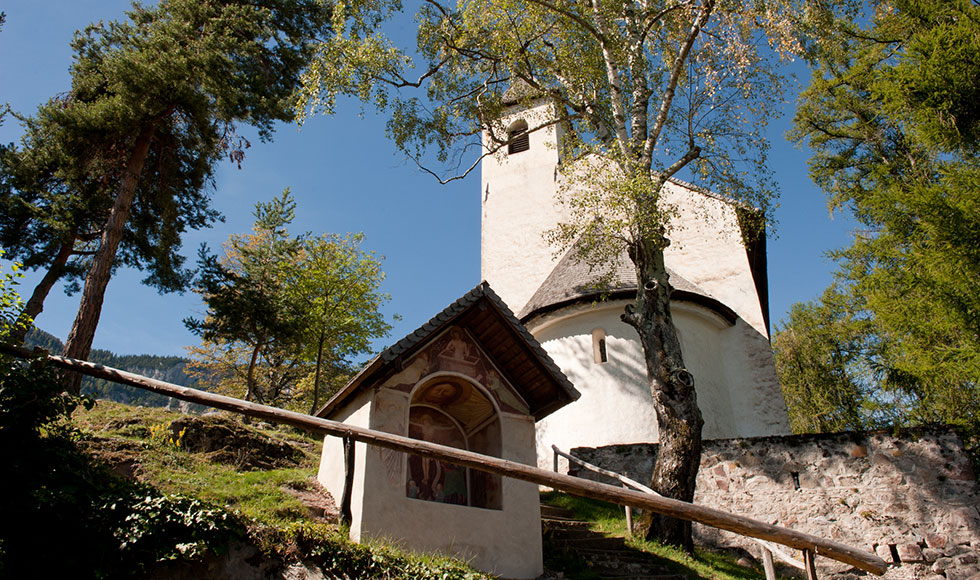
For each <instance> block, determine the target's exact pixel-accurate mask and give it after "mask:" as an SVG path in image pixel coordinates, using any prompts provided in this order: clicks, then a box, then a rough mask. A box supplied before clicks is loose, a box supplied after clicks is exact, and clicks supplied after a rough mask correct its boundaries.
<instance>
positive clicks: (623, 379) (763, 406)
mask: <svg viewBox="0 0 980 580" xmlns="http://www.w3.org/2000/svg"><path fill="white" fill-rule="evenodd" d="M625 304H626V302H625V301H615V302H610V303H603V304H599V305H596V306H591V305H583V306H577V307H572V308H567V309H563V310H562V311H560V312H559V313H556V314H554V315H553V316H551V317H548V318H544V319H539V320H536V321H534V322H532V324H531V327H530V330H531V332H532V333H533V334H534V336H535V338H537V340H538V341H539V342H540V343H541V344H542V346H543V347H544V348H545V350H547V351H548V354H549V355H550V356H551V357H552V359H554V361H555V362H556V363H557V364H558V366H559V367H560V368H561V369H562V371H563V372H564V373H565V375H566V376H567V377H568V378H569V380H570V381H571V382H572V384H573V385H575V388H576V389H578V390H579V392H580V393H581V394H582V397H581V398H580V399H579V400H578V401H576V402H574V403H572V404H570V405H568V406H566V407H564V408H563V409H561V410H559V411H557V412H555V413H554V414H552V415H551V416H549V417H547V418H545V419H544V420H542V421H540V422H539V423H538V426H537V448H538V464H539V466H541V467H544V468H548V467H549V466H550V465H551V461H552V451H551V446H552V445H557V446H558V447H559V448H560V449H562V450H564V451H567V450H568V449H570V448H572V447H579V446H590V447H594V446H601V445H611V444H617V443H642V442H655V441H658V440H659V437H658V431H657V422H656V414H655V412H654V410H653V405H652V400H651V397H650V392H649V389H648V387H647V381H646V367H645V366H644V363H643V356H642V351H641V348H640V344H639V340H638V339H637V338H636V330H635V329H633V327H631V326H628V325H627V324H625V323H624V322H622V320H620V314H622V312H623V307H624V306H625ZM672 307H673V316H674V322H675V324H676V325H677V327H678V331H679V334H680V340H681V348H682V350H683V352H684V359H685V362H686V363H687V365H688V368H689V369H690V370H691V372H692V373H693V374H694V377H695V381H696V385H697V396H698V404H699V405H700V407H701V412H702V415H703V416H704V420H705V427H704V435H705V437H706V438H715V439H717V438H725V437H746V436H759V435H773V434H784V433H787V432H788V431H789V424H788V420H787V416H786V406H785V403H784V402H783V398H782V393H781V391H780V390H779V382H778V380H777V378H776V376H775V369H774V367H773V364H772V354H771V351H770V348H769V343H768V340H766V339H765V337H764V336H761V335H759V333H758V332H756V331H755V329H754V328H753V327H751V326H750V325H748V324H747V323H746V322H745V321H743V320H738V321H737V322H736V324H735V326H732V325H730V324H729V323H728V322H727V321H725V320H724V319H722V318H721V317H719V316H717V315H716V314H714V313H712V312H710V311H709V310H707V309H705V308H703V307H701V306H698V305H693V304H690V303H683V302H675V303H673V306H672ZM596 328H601V329H603V330H604V331H605V332H606V350H607V353H608V358H609V361H608V362H606V363H602V364H598V363H596V362H595V361H594V357H593V350H592V340H593V339H592V331H593V330H594V329H596Z"/></svg>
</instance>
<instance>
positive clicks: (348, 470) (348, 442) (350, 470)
mask: <svg viewBox="0 0 980 580" xmlns="http://www.w3.org/2000/svg"><path fill="white" fill-rule="evenodd" d="M353 494H354V439H353V438H351V437H349V436H344V495H343V497H342V498H341V499H340V521H341V523H344V524H347V525H348V526H349V525H350V524H351V522H352V521H353V519H354V518H353V516H352V514H351V507H350V506H351V497H352V496H353Z"/></svg>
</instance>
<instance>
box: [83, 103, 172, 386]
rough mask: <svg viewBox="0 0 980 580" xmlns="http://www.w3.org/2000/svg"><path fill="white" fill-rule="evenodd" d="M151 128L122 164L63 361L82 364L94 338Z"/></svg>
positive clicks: (144, 132) (147, 149) (86, 357)
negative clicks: (74, 359) (116, 187)
mask: <svg viewBox="0 0 980 580" xmlns="http://www.w3.org/2000/svg"><path fill="white" fill-rule="evenodd" d="M154 126H155V123H150V124H147V126H146V127H144V128H143V130H142V131H141V132H140V134H139V137H137V138H136V142H135V143H134V144H133V149H132V152H131V153H130V155H129V160H128V161H127V162H126V171H125V172H124V173H123V178H122V182H121V183H120V184H119V193H117V194H116V199H115V201H114V202H113V205H112V211H111V212H110V213H109V219H108V220H107V221H106V225H105V229H104V230H103V232H102V240H101V241H100V243H99V249H98V250H96V252H95V255H94V256H93V257H92V266H91V268H89V271H88V275H87V276H86V277H85V287H84V289H83V290H82V300H81V302H80V303H79V305H78V314H77V315H76V316H75V322H74V324H72V327H71V332H69V333H68V341H67V342H66V344H65V356H67V357H71V358H76V359H82V360H86V359H88V357H89V354H90V353H91V351H92V340H93V339H94V338H95V329H96V327H97V326H98V325H99V316H100V315H101V314H102V303H103V301H104V300H105V290H106V286H108V285H109V277H110V276H111V275H112V264H113V263H114V262H115V261H116V250H118V249H119V242H120V241H121V240H122V237H123V231H124V229H125V227H126V221H127V220H128V219H129V212H130V209H131V208H132V205H133V200H134V199H135V198H136V188H137V186H138V185H139V178H140V173H141V172H142V171H143V164H144V163H145V162H146V157H147V154H148V153H149V151H150V142H151V141H152V140H153V133H154V130H155V129H154ZM65 378H66V381H67V385H66V388H67V389H68V390H69V392H72V393H76V394H77V393H79V392H80V391H81V386H82V376H81V375H80V374H78V373H70V374H69V375H67V376H66V377H65Z"/></svg>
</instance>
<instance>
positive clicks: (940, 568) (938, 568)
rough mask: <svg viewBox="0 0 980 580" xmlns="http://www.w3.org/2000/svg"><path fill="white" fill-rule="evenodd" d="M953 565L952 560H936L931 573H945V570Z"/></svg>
mask: <svg viewBox="0 0 980 580" xmlns="http://www.w3.org/2000/svg"><path fill="white" fill-rule="evenodd" d="M953 564H954V562H953V559H952V558H937V559H936V561H935V562H933V564H932V571H933V572H945V571H946V569H947V568H950V567H952V566H953Z"/></svg>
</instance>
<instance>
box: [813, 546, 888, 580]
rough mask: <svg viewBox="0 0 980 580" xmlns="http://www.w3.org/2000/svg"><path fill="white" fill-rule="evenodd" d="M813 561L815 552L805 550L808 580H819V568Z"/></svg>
mask: <svg viewBox="0 0 980 580" xmlns="http://www.w3.org/2000/svg"><path fill="white" fill-rule="evenodd" d="M813 559H814V554H813V551H811V550H803V563H804V564H806V578H807V580H817V566H816V563H815V562H814V561H813ZM879 575H880V574H879Z"/></svg>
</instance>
